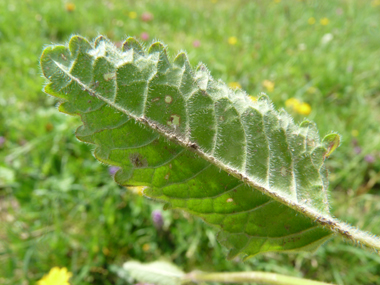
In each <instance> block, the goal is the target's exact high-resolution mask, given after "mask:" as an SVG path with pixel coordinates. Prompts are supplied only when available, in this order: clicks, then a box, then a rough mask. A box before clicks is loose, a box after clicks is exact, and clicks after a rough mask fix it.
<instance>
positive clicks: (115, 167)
mask: <svg viewBox="0 0 380 285" xmlns="http://www.w3.org/2000/svg"><path fill="white" fill-rule="evenodd" d="M119 169H120V167H117V166H110V167H109V168H108V173H109V174H110V175H114V174H115V173H116V172H117V171H118V170H119Z"/></svg>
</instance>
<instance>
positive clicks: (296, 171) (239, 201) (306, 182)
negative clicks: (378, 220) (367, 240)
mask: <svg viewBox="0 0 380 285" xmlns="http://www.w3.org/2000/svg"><path fill="white" fill-rule="evenodd" d="M41 66H42V71H43V73H44V75H45V77H46V78H47V79H48V81H49V83H48V84H47V85H46V87H45V92H46V93H48V94H50V95H53V96H55V97H58V98H60V100H61V104H60V106H59V110H60V111H61V112H63V113H66V114H70V115H79V116H80V117H81V120H82V122H83V125H81V126H80V127H79V128H78V129H77V131H76V136H77V137H78V139H80V140H81V141H83V142H88V143H91V144H95V145H96V149H95V152H94V154H95V157H96V158H97V159H98V160H99V161H101V162H103V163H106V164H109V165H115V166H118V167H120V170H119V171H118V172H117V173H116V175H115V180H116V181H117V182H118V183H119V184H120V185H124V186H146V188H145V190H144V195H146V196H147V197H150V198H153V199H156V200H160V201H163V202H165V203H166V206H167V207H172V208H179V209H183V210H186V211H187V212H189V213H191V214H194V215H195V216H198V217H200V218H201V219H203V220H204V221H206V222H207V223H209V224H212V225H214V226H216V227H218V228H219V229H220V233H219V236H218V239H219V241H220V242H221V243H222V244H223V245H225V246H226V247H227V248H229V249H230V251H229V257H230V258H233V257H235V256H237V255H239V254H241V255H243V256H245V257H249V256H252V255H255V254H258V253H260V252H268V251H291V250H314V249H316V248H317V247H318V246H319V245H320V244H322V243H323V242H324V241H325V240H326V239H328V238H329V237H330V236H331V234H332V231H331V230H329V229H327V228H325V227H323V223H320V222H319V221H317V219H316V218H311V217H310V215H309V216H307V215H304V214H303V213H304V212H305V211H306V212H312V213H316V214H318V215H322V216H324V217H330V214H329V210H328V200H327V186H328V181H327V171H326V168H325V166H324V159H325V157H326V156H327V155H329V154H330V153H331V152H332V150H333V148H334V149H335V147H336V145H337V144H339V139H337V135H335V134H330V135H329V139H328V140H326V141H322V142H321V141H320V139H319V135H318V132H317V129H316V127H315V124H314V123H312V122H309V121H304V122H303V123H301V124H300V125H296V124H295V123H294V122H293V121H292V119H291V118H290V116H289V115H288V114H287V113H286V112H284V111H280V112H278V111H276V110H275V109H274V108H273V106H272V104H271V102H270V101H269V99H268V98H267V97H266V96H265V95H262V96H261V97H260V98H259V100H258V101H257V102H253V101H252V100H251V99H250V98H249V97H248V96H247V94H246V93H244V92H243V91H241V90H231V89H229V88H228V87H227V86H226V85H225V84H224V83H223V82H221V81H216V80H214V79H213V78H212V77H211V76H210V74H209V71H208V70H207V69H206V67H205V66H204V65H202V64H201V65H199V66H198V68H197V69H196V70H193V69H192V68H191V66H190V64H189V62H188V59H187V57H186V55H185V54H184V53H180V54H178V55H177V57H176V58H175V59H174V61H173V62H170V61H169V60H168V57H167V55H166V50H165V48H164V47H163V45H162V44H161V43H154V44H152V45H151V46H150V47H149V49H148V50H146V49H144V48H142V47H141V46H140V44H139V43H138V42H137V41H136V40H135V39H133V38H128V39H127V40H126V42H125V43H124V45H123V48H122V50H119V49H117V48H116V47H115V46H114V45H113V44H112V43H111V42H109V41H108V40H107V39H105V38H104V37H99V38H97V39H96V40H95V41H94V42H93V43H89V42H88V41H87V40H86V39H84V38H82V37H79V36H74V37H72V39H71V40H70V43H69V44H68V46H62V45H55V46H49V47H47V48H46V49H45V50H44V52H43V54H42V57H41ZM332 142H333V144H332Z"/></svg>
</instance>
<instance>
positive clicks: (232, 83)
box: [228, 82, 241, 89]
mask: <svg viewBox="0 0 380 285" xmlns="http://www.w3.org/2000/svg"><path fill="white" fill-rule="evenodd" d="M228 86H229V87H230V88H231V89H236V88H240V89H241V85H240V83H239V82H230V83H228Z"/></svg>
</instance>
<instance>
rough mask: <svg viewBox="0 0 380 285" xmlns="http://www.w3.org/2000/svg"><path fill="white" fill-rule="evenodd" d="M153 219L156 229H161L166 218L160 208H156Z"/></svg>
mask: <svg viewBox="0 0 380 285" xmlns="http://www.w3.org/2000/svg"><path fill="white" fill-rule="evenodd" d="M152 220H153V224H154V226H155V227H156V229H157V230H161V229H162V226H163V225H164V219H163V217H162V213H161V211H160V210H154V211H153V212H152Z"/></svg>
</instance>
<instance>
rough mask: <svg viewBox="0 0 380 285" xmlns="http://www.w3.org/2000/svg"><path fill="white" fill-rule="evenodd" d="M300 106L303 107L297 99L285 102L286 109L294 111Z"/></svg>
mask: <svg viewBox="0 0 380 285" xmlns="http://www.w3.org/2000/svg"><path fill="white" fill-rule="evenodd" d="M299 105H301V102H300V101H299V100H298V99H296V98H289V99H288V100H286V101H285V106H286V107H291V108H293V109H295V108H297V107H298V106H299Z"/></svg>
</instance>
